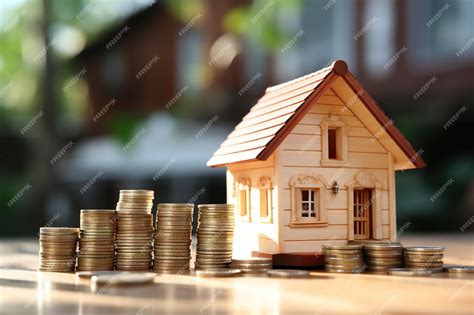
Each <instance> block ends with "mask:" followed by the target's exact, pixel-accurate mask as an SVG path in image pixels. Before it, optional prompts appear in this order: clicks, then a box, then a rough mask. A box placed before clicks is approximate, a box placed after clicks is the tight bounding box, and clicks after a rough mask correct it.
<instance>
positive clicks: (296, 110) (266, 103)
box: [207, 60, 425, 168]
mask: <svg viewBox="0 0 474 315" xmlns="http://www.w3.org/2000/svg"><path fill="white" fill-rule="evenodd" d="M339 77H342V78H343V79H344V80H345V82H346V83H347V84H348V85H349V86H350V87H351V89H352V90H353V91H354V92H356V91H361V90H363V88H362V85H361V84H360V83H359V82H358V81H357V80H356V79H355V78H354V76H353V75H352V74H351V73H350V72H349V71H348V67H347V64H346V63H345V62H344V61H342V60H338V61H335V62H334V63H332V64H331V65H330V66H329V67H327V68H323V69H321V70H318V71H316V72H313V73H310V74H308V75H305V76H303V77H300V78H297V79H294V80H291V81H289V82H286V83H282V84H279V85H276V86H272V87H269V88H267V89H266V91H265V94H264V95H263V96H262V97H261V98H260V99H259V100H258V102H257V103H256V104H255V105H254V106H253V107H252V108H251V109H250V112H249V113H248V114H247V115H245V117H244V118H243V119H242V121H241V122H240V123H239V124H238V125H237V126H236V127H235V129H234V130H233V131H232V132H231V133H230V134H229V136H228V137H227V139H226V140H225V141H224V142H223V143H222V144H221V146H220V148H219V149H218V150H217V151H216V152H215V153H214V155H213V156H212V158H211V159H210V160H209V161H208V162H207V165H208V166H211V167H220V166H225V165H228V164H233V163H239V162H246V161H258V160H261V161H263V160H266V159H267V158H268V157H269V156H270V155H271V154H272V153H273V152H274V151H275V149H276V148H277V147H278V145H279V144H280V143H281V142H282V141H283V140H284V139H285V138H286V136H287V135H288V134H289V133H290V132H291V130H292V129H293V128H294V127H295V126H296V125H297V124H298V123H299V122H300V121H301V119H302V118H303V117H304V116H305V114H306V113H307V112H308V111H309V110H310V108H311V106H312V104H314V102H315V101H316V100H317V99H318V98H319V97H321V96H322V95H323V94H324V93H325V92H326V91H327V90H328V89H329V88H330V87H331V84H332V83H333V82H334V81H335V80H336V79H337V78H339ZM357 95H358V97H359V98H360V99H361V101H362V102H363V104H364V105H365V106H366V107H367V109H368V110H369V111H370V113H371V114H372V115H373V116H374V118H375V119H376V120H377V121H378V122H379V123H380V125H381V126H384V128H385V129H386V132H387V133H388V134H389V135H390V137H391V138H392V139H393V140H394V141H395V142H396V144H397V145H398V146H399V147H400V149H401V150H402V151H403V152H404V153H405V154H406V156H407V158H408V159H409V160H410V161H411V162H412V163H413V165H414V167H416V168H419V167H424V166H425V163H424V161H423V160H422V159H421V157H419V154H417V152H416V151H415V150H414V149H413V147H412V146H411V144H410V143H409V142H408V141H407V140H406V139H405V137H404V136H403V134H402V133H401V132H400V131H399V130H398V129H397V128H396V127H395V126H394V125H393V124H392V123H390V122H391V121H390V120H389V118H388V117H387V116H386V115H385V114H384V112H383V111H382V110H381V109H380V107H379V106H378V105H377V104H376V103H375V101H374V100H373V99H372V98H371V97H370V96H369V95H368V93H357Z"/></svg>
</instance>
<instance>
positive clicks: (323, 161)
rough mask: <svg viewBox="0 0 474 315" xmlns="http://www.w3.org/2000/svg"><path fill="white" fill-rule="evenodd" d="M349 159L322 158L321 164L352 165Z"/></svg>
mask: <svg viewBox="0 0 474 315" xmlns="http://www.w3.org/2000/svg"><path fill="white" fill-rule="evenodd" d="M350 165H351V164H350V162H349V161H348V160H321V166H350Z"/></svg>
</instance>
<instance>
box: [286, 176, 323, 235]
mask: <svg viewBox="0 0 474 315" xmlns="http://www.w3.org/2000/svg"><path fill="white" fill-rule="evenodd" d="M289 186H290V194H291V196H290V197H291V203H290V205H291V217H290V227H305V226H306V227H311V226H327V224H328V222H327V219H326V194H327V193H328V191H330V187H329V186H328V184H327V182H326V181H325V179H324V178H323V177H322V176H320V175H312V174H308V173H304V174H301V175H296V176H293V177H292V178H291V179H290V182H289Z"/></svg>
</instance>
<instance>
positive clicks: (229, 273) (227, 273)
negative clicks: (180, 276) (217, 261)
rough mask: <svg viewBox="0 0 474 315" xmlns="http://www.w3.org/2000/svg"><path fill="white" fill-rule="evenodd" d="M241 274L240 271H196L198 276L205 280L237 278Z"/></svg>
mask: <svg viewBox="0 0 474 315" xmlns="http://www.w3.org/2000/svg"><path fill="white" fill-rule="evenodd" d="M239 274H241V271H240V270H239V269H214V270H196V276H198V277H203V278H214V277H235V276H237V275H239Z"/></svg>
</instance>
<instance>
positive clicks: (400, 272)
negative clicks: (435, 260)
mask: <svg viewBox="0 0 474 315" xmlns="http://www.w3.org/2000/svg"><path fill="white" fill-rule="evenodd" d="M388 274H389V275H393V276H413V277H420V276H429V275H431V271H430V270H426V269H410V268H391V269H389V270H388Z"/></svg>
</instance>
